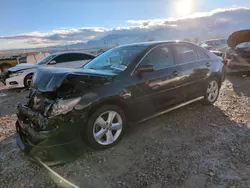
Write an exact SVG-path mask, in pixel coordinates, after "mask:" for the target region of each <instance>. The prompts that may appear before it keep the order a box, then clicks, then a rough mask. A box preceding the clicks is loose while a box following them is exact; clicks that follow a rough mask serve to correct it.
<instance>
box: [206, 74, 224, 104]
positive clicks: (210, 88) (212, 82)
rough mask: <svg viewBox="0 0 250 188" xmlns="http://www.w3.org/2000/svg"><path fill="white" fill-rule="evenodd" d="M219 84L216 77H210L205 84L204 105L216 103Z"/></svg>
mask: <svg viewBox="0 0 250 188" xmlns="http://www.w3.org/2000/svg"><path fill="white" fill-rule="evenodd" d="M220 86H221V85H220V82H219V79H218V78H216V77H212V78H210V79H209V81H208V83H207V88H206V91H205V92H204V93H205V94H204V100H203V101H204V103H205V104H208V105H212V104H214V103H215V102H216V100H217V99H218V97H219V93H220Z"/></svg>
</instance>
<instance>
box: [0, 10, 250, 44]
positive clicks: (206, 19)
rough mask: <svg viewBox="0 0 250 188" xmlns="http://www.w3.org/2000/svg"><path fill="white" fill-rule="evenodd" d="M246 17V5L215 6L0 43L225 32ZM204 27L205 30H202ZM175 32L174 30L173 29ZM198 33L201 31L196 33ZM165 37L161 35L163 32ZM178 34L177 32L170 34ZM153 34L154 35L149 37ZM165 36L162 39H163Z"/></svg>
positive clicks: (241, 25)
mask: <svg viewBox="0 0 250 188" xmlns="http://www.w3.org/2000/svg"><path fill="white" fill-rule="evenodd" d="M249 17H250V8H247V7H235V6H233V7H231V8H224V9H223V8H219V9H215V10H212V11H210V12H196V13H194V14H191V15H189V16H185V17H178V18H166V19H148V20H128V21H127V22H128V23H129V24H130V25H129V26H127V27H116V28H113V29H108V28H103V27H83V28H71V29H55V30H52V31H49V32H39V31H35V32H30V33H23V34H19V35H13V36H0V42H1V41H3V43H4V44H12V45H11V46H14V44H15V42H16V43H23V44H24V46H25V45H26V44H27V46H29V47H30V46H32V47H41V46H53V45H66V44H74V43H79V42H87V41H89V40H93V39H95V40H97V39H100V38H102V37H106V36H109V35H116V34H119V35H124V36H125V35H131V34H133V35H136V34H137V35H138V34H140V33H147V32H151V31H155V30H157V29H162V28H163V29H165V31H166V30H168V29H169V31H170V30H171V29H175V30H174V31H176V32H177V31H181V30H185V31H186V30H189V31H190V32H191V31H192V32H193V31H195V30H202V31H203V32H202V33H203V34H204V33H205V32H213V30H214V31H221V32H225V34H228V33H230V32H232V31H234V30H237V29H245V28H249V27H250V22H249V21H248V19H249ZM204 30H206V31H204ZM177 33H178V32H177ZM200 33H201V32H200ZM163 35H164V36H165V34H163ZM169 36H170V35H169ZM174 36H176V37H178V36H177V35H174ZM153 37H154V36H153ZM163 39H165V38H163Z"/></svg>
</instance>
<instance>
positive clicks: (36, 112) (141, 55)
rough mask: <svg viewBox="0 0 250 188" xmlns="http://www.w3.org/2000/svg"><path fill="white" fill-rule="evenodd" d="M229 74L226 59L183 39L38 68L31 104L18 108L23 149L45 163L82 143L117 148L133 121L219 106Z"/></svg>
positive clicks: (30, 99)
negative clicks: (75, 65)
mask: <svg viewBox="0 0 250 188" xmlns="http://www.w3.org/2000/svg"><path fill="white" fill-rule="evenodd" d="M223 70H224V67H223V63H222V59H221V58H220V57H218V56H216V55H215V54H213V53H211V52H209V51H207V50H206V49H203V48H201V47H199V46H197V45H194V44H191V43H187V42H177V41H173V42H170V41H168V42H148V43H138V44H130V45H124V46H119V47H116V48H113V49H110V50H108V51H106V52H104V53H103V54H101V55H100V56H98V57H96V58H95V59H93V60H92V61H90V62H89V63H87V64H86V65H85V66H84V67H82V68H80V69H66V68H39V69H38V70H37V72H36V73H35V75H34V77H33V83H32V90H31V92H30V95H29V100H28V102H27V103H26V104H19V105H18V113H17V116H18V121H17V123H16V128H17V132H18V137H17V144H18V146H19V147H20V148H21V149H23V150H24V151H25V152H26V153H28V154H29V155H30V156H31V157H36V158H39V159H40V160H45V161H46V159H47V158H50V159H51V158H53V157H52V156H53V155H54V154H55V153H56V155H57V158H59V159H60V160H63V159H62V157H65V151H66V152H68V153H71V154H72V153H74V152H73V151H72V150H73V149H72V148H73V147H74V146H75V145H74V144H75V143H74V140H76V139H77V138H80V139H81V140H82V141H84V142H85V143H87V144H88V145H89V146H91V147H92V148H95V149H105V148H108V147H111V146H113V145H115V144H117V143H118V142H119V140H120V139H121V138H122V136H123V135H124V132H125V130H126V128H127V125H128V123H129V122H141V121H145V120H147V119H150V118H153V117H155V116H158V115H161V114H164V113H166V112H169V111H171V110H174V109H177V108H179V107H182V106H184V105H187V104H190V103H193V102H195V101H198V100H203V101H204V102H205V103H207V104H213V103H214V102H215V101H216V100H217V97H218V95H219V90H220V86H221V84H222V82H223V80H224V71H223ZM59 148H60V149H59ZM55 151H56V152H55ZM62 153H63V154H62ZM54 158H55V157H54ZM54 158H53V159H54Z"/></svg>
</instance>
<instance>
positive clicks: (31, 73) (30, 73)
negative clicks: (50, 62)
mask: <svg viewBox="0 0 250 188" xmlns="http://www.w3.org/2000/svg"><path fill="white" fill-rule="evenodd" d="M33 74H34V72H29V73H27V74H26V76H25V77H24V79H23V83H24V85H25V84H26V79H27V78H28V76H30V75H33Z"/></svg>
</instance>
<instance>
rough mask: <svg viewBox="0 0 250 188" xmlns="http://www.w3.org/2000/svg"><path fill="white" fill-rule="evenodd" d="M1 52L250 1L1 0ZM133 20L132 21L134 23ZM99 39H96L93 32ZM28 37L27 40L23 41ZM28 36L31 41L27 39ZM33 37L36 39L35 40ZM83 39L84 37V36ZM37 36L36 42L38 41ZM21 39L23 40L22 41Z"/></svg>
mask: <svg viewBox="0 0 250 188" xmlns="http://www.w3.org/2000/svg"><path fill="white" fill-rule="evenodd" d="M0 7H1V8H0V10H1V11H0V13H1V14H0V19H1V26H0V50H1V49H9V48H29V47H39V46H46V45H48V46H49V45H60V44H62V43H63V42H65V41H63V40H60V42H59V40H58V41H56V40H54V39H55V38H53V40H54V42H53V41H52V40H51V38H46V40H45V39H44V38H42V39H41V38H40V37H43V36H45V35H46V36H48V35H51V34H58V33H60V34H62V33H63V34H67V32H68V33H69V32H71V33H72V32H79V29H81V31H82V30H84V33H85V34H86V35H85V36H86V37H83V36H82V37H80V38H79V40H78V39H77V36H75V38H74V37H73V38H71V39H72V40H68V41H67V42H68V43H76V42H86V41H88V40H91V39H93V38H96V37H98V36H99V37H100V36H102V33H105V32H106V31H107V30H111V29H115V28H125V27H133V26H135V24H138V23H137V22H136V21H137V20H157V19H158V20H166V19H175V18H179V17H185V16H188V15H191V14H194V13H197V12H199V13H201V12H210V11H213V10H215V9H218V8H232V7H249V8H250V1H249V0H172V1H171V0H0ZM131 20H132V21H131ZM93 30H94V32H97V33H98V35H95V34H94V35H92V34H91V32H92V31H93ZM22 35H25V36H26V37H24V36H23V37H21V36H22ZM27 35H28V37H27ZM31 35H32V36H31ZM82 35H83V34H82ZM34 36H35V38H34ZM18 37H19V38H18Z"/></svg>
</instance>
